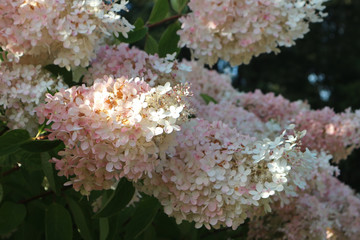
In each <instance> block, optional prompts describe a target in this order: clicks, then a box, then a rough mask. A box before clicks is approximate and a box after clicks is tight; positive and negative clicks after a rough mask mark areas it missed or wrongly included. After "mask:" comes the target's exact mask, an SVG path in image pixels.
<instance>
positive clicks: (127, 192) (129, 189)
mask: <svg viewBox="0 0 360 240" xmlns="http://www.w3.org/2000/svg"><path fill="white" fill-rule="evenodd" d="M134 192H135V188H134V187H133V185H132V183H131V182H129V181H127V180H126V179H125V178H123V179H121V181H120V182H119V183H118V185H117V187H116V189H115V191H114V192H113V193H112V194H111V196H110V198H109V199H108V200H107V202H106V203H105V205H104V206H103V207H102V208H101V209H100V210H99V211H98V212H97V213H96V214H95V215H94V218H101V217H110V216H113V215H115V214H117V213H119V212H120V211H121V210H122V209H123V208H124V207H126V205H127V204H128V203H129V202H130V200H131V199H132V198H133V196H134Z"/></svg>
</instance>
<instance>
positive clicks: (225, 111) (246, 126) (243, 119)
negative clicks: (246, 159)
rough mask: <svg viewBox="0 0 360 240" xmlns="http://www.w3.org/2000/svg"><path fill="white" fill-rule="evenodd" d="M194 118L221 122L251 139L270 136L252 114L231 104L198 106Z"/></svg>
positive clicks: (266, 129)
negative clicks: (251, 137)
mask: <svg viewBox="0 0 360 240" xmlns="http://www.w3.org/2000/svg"><path fill="white" fill-rule="evenodd" d="M196 110H197V111H196V117H198V118H202V119H205V120H207V121H209V122H213V121H221V122H223V123H225V124H226V125H228V126H229V127H230V128H235V129H236V130H237V131H238V132H239V133H241V134H243V135H249V136H253V137H258V138H260V137H263V138H265V137H269V136H270V135H271V134H270V133H269V131H268V128H267V127H266V124H265V123H263V122H262V121H261V120H260V119H259V118H258V117H257V116H256V115H255V114H254V113H252V112H249V111H246V110H245V109H243V108H242V107H238V106H236V105H234V104H232V103H231V102H226V101H223V102H219V103H217V104H214V103H212V102H211V103H209V105H200V104H199V105H198V107H197V109H196Z"/></svg>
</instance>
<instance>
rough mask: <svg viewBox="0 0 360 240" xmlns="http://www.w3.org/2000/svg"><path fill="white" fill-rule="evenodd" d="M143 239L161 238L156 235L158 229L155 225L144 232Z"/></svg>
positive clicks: (153, 239)
mask: <svg viewBox="0 0 360 240" xmlns="http://www.w3.org/2000/svg"><path fill="white" fill-rule="evenodd" d="M143 239H144V240H157V239H159V238H158V237H157V236H156V231H155V228H154V227H153V226H151V225H150V226H149V227H148V228H147V229H146V230H145V231H144V233H143Z"/></svg>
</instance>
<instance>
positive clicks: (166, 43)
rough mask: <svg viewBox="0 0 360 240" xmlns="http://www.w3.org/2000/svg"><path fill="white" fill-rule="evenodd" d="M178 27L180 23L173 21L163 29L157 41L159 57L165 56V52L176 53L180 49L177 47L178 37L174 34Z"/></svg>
mask: <svg viewBox="0 0 360 240" xmlns="http://www.w3.org/2000/svg"><path fill="white" fill-rule="evenodd" d="M179 29H180V23H179V22H175V23H173V24H171V25H170V26H169V27H168V28H167V29H166V30H165V31H164V33H163V34H162V36H161V38H160V41H159V56H160V57H166V54H173V53H174V52H176V53H178V52H179V51H180V48H178V42H179V39H180V37H179V35H177V34H176V32H177V31H178V30H179Z"/></svg>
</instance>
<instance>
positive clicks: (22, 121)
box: [0, 63, 64, 133]
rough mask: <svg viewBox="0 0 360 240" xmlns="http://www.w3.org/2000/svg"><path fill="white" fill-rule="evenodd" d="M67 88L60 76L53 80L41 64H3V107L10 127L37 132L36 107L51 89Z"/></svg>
mask: <svg viewBox="0 0 360 240" xmlns="http://www.w3.org/2000/svg"><path fill="white" fill-rule="evenodd" d="M62 87H64V85H63V82H62V79H61V78H60V77H57V78H56V77H52V76H51V74H50V73H49V72H47V71H46V70H43V69H42V68H41V66H40V65H38V66H34V65H20V64H12V63H0V108H1V109H3V110H4V116H3V117H4V118H5V119H4V120H5V121H6V122H7V125H8V127H9V128H11V129H14V128H25V129H27V130H28V131H29V132H31V133H34V132H35V130H36V129H37V126H38V123H37V118H36V114H35V108H36V107H37V106H38V105H39V103H41V102H42V101H43V100H44V99H45V93H46V92H47V91H48V89H51V90H52V91H57V90H59V89H60V88H62Z"/></svg>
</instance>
